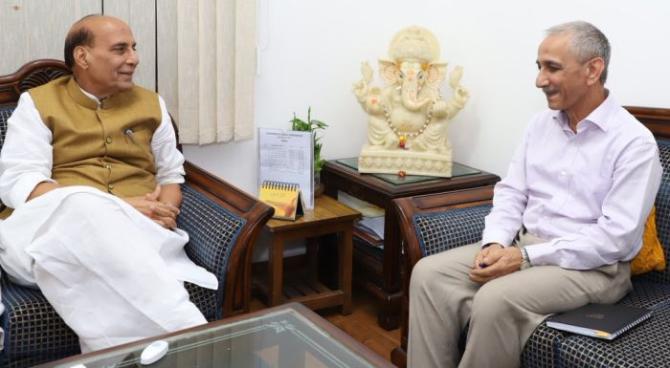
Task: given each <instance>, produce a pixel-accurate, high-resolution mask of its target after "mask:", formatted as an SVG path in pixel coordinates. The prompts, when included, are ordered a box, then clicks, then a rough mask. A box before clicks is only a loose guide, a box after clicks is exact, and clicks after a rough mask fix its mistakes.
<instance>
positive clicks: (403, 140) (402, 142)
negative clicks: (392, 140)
mask: <svg viewBox="0 0 670 368" xmlns="http://www.w3.org/2000/svg"><path fill="white" fill-rule="evenodd" d="M405 143H407V137H406V136H404V135H401V136H400V137H398V147H400V148H405Z"/></svg>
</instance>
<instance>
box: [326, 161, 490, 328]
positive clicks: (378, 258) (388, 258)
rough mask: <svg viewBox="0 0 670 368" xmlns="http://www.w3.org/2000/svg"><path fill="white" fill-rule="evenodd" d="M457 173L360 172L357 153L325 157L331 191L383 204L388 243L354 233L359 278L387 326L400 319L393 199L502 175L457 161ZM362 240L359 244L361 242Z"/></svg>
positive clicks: (485, 182)
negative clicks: (434, 175) (376, 244)
mask: <svg viewBox="0 0 670 368" xmlns="http://www.w3.org/2000/svg"><path fill="white" fill-rule="evenodd" d="M453 173H454V176H453V177H452V178H448V179H447V178H428V177H418V176H406V177H403V178H399V177H397V175H392V174H360V173H359V172H358V159H357V158H356V157H352V158H347V159H339V160H332V161H328V162H326V165H325V166H324V168H323V170H321V182H322V183H323V184H324V185H325V187H326V188H325V192H326V194H327V195H329V196H331V197H333V198H337V192H338V191H340V190H341V191H343V192H346V193H348V194H350V195H352V196H354V197H357V198H360V199H362V200H364V201H367V202H370V203H373V204H375V205H377V206H380V207H382V208H384V210H385V211H386V212H385V221H384V243H383V248H381V249H380V248H375V247H371V246H366V245H365V241H364V240H363V239H361V238H357V237H356V236H355V235H354V237H355V245H354V251H353V254H354V273H355V274H356V278H355V282H356V283H357V284H359V285H361V286H362V287H364V288H365V289H366V290H368V291H369V292H370V293H371V294H372V295H373V296H374V297H375V298H376V299H377V300H378V301H379V302H380V308H379V314H378V316H377V321H378V323H379V325H380V326H381V327H383V328H385V329H387V330H390V329H394V328H397V327H398V326H399V324H400V302H401V296H402V289H401V285H400V282H401V280H402V279H401V272H402V268H401V261H400V260H401V256H402V253H401V248H402V247H401V243H402V239H401V238H402V236H401V234H400V224H399V223H398V218H397V214H396V210H395V206H394V205H393V199H395V198H401V197H409V196H415V195H419V194H430V193H439V192H450V191H454V190H459V189H467V188H475V187H480V186H486V185H492V184H495V183H496V182H497V181H499V180H500V177H499V176H497V175H494V174H491V173H487V172H483V171H480V170H478V169H474V168H471V167H468V166H465V165H461V164H458V163H456V162H454V167H453ZM359 245H360V246H359Z"/></svg>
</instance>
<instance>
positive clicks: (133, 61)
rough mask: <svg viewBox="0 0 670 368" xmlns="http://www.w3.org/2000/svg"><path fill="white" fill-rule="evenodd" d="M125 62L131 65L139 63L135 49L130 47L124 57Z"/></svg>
mask: <svg viewBox="0 0 670 368" xmlns="http://www.w3.org/2000/svg"><path fill="white" fill-rule="evenodd" d="M126 63H128V64H132V65H137V64H139V63H140V57H139V55H137V51H136V50H133V49H131V50H130V51H129V54H128V58H127V59H126Z"/></svg>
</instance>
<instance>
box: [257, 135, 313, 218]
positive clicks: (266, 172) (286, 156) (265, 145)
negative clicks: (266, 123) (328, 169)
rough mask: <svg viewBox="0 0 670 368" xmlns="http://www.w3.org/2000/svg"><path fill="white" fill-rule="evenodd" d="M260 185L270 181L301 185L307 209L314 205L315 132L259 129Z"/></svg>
mask: <svg viewBox="0 0 670 368" xmlns="http://www.w3.org/2000/svg"><path fill="white" fill-rule="evenodd" d="M258 152H259V154H258V185H259V187H260V185H261V184H262V183H263V181H266V180H272V181H278V182H283V183H291V184H298V185H299V186H300V191H301V195H302V197H303V200H304V201H305V203H304V204H305V208H306V209H313V208H314V138H313V137H312V132H297V131H292V130H282V129H269V128H258Z"/></svg>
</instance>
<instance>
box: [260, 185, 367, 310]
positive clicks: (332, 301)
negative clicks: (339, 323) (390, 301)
mask: <svg viewBox="0 0 670 368" xmlns="http://www.w3.org/2000/svg"><path fill="white" fill-rule="evenodd" d="M359 217H360V213H359V212H358V211H356V210H353V209H351V208H349V207H347V206H345V205H344V204H342V203H340V202H338V201H336V200H335V199H333V198H331V197H328V196H325V195H324V196H320V197H317V198H316V201H315V205H314V209H313V210H310V211H306V212H305V215H304V216H301V217H299V218H298V219H296V220H295V221H286V220H276V219H271V220H270V221H268V222H267V224H266V225H265V230H266V231H268V232H269V234H270V238H271V245H270V252H269V259H268V272H267V277H266V278H263V277H258V278H256V279H255V280H254V286H255V288H256V289H257V290H259V291H260V292H261V293H262V294H264V295H265V296H266V297H267V302H268V304H269V305H271V306H275V305H278V304H282V303H286V302H299V303H302V304H304V305H306V306H307V307H309V308H311V309H321V308H326V307H332V306H338V305H341V306H342V314H349V313H351V272H352V260H351V259H352V249H353V245H352V232H353V226H354V220H356V219H358V218H359ZM328 234H337V237H338V240H337V246H338V255H339V256H338V288H339V289H337V290H331V289H329V288H328V287H326V286H325V285H323V284H322V283H320V282H319V280H318V277H317V275H316V273H317V272H316V271H317V266H316V261H317V260H316V253H317V247H318V246H319V245H320V244H319V242H318V241H317V240H316V238H317V237H319V236H322V235H328ZM295 239H306V240H307V259H308V267H307V270H306V272H305V273H306V274H305V275H302V277H299V276H298V271H297V270H291V271H292V274H291V275H289V274H288V272H287V276H293V279H292V280H291V282H290V283H287V282H285V281H287V280H284V245H285V244H286V242H287V241H291V240H295ZM296 276H298V277H296ZM264 279H265V280H264ZM289 289H290V290H289Z"/></svg>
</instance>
